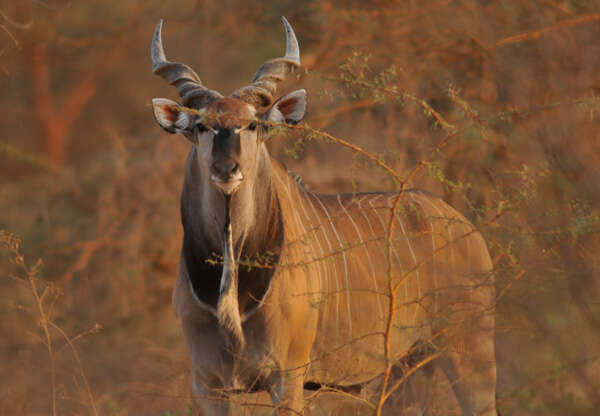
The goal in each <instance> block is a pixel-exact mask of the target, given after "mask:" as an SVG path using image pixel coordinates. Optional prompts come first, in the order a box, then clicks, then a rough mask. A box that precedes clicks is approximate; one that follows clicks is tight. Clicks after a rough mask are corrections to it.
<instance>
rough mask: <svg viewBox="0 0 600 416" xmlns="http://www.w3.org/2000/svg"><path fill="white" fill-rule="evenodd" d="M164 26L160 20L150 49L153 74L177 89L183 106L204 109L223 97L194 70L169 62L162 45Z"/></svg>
mask: <svg viewBox="0 0 600 416" xmlns="http://www.w3.org/2000/svg"><path fill="white" fill-rule="evenodd" d="M162 26H163V19H160V20H159V21H158V24H157V25H156V29H155V30H154V36H153V37H152V46H151V49H150V55H151V57H152V72H153V73H155V74H156V75H159V76H160V77H162V78H164V79H165V80H166V81H167V82H168V83H169V84H170V85H173V86H174V87H175V88H177V92H178V93H179V96H180V97H181V98H182V99H183V105H186V106H192V105H194V106H197V107H203V106H204V105H206V104H207V103H209V102H210V101H212V100H214V99H216V98H220V97H222V95H221V94H219V93H218V92H216V91H213V90H211V89H208V88H206V87H205V86H203V85H202V81H201V80H200V77H199V76H198V74H196V72H195V71H194V70H193V69H192V68H190V67H189V66H187V65H185V64H182V63H179V62H170V61H168V60H167V56H166V54H165V49H164V47H163V44H162Z"/></svg>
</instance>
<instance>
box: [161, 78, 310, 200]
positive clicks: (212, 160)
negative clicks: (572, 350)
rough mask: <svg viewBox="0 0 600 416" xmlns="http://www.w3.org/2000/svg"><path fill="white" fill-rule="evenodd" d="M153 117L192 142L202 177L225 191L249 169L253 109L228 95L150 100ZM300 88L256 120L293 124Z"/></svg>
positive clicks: (302, 103) (299, 110)
mask: <svg viewBox="0 0 600 416" xmlns="http://www.w3.org/2000/svg"><path fill="white" fill-rule="evenodd" d="M152 105H153V109H154V118H155V119H156V121H157V122H158V124H159V125H160V126H161V127H162V128H163V129H165V130H166V131H168V132H169V133H181V134H183V135H184V136H185V137H187V138H188V139H189V140H190V141H191V142H192V143H193V144H194V145H195V147H196V150H197V155H198V163H199V165H200V170H201V172H202V177H204V178H207V181H208V183H209V184H210V185H212V186H214V187H216V188H217V189H219V190H220V191H222V192H223V193H225V194H227V195H231V194H232V193H233V192H234V191H235V190H236V189H237V188H238V187H239V186H240V185H241V184H242V182H243V181H244V179H246V178H248V177H249V175H251V174H252V173H253V172H254V168H255V166H256V160H257V157H258V151H259V145H260V143H259V138H258V134H257V133H258V129H257V124H258V121H259V119H258V117H257V115H256V109H255V108H254V107H253V106H252V105H251V104H248V103H246V102H244V101H241V100H239V99H237V98H232V97H220V98H217V99H215V100H213V101H211V102H210V103H209V104H207V105H206V106H204V107H202V108H201V109H199V110H194V111H190V110H189V109H187V108H185V107H182V106H181V105H179V104H178V103H176V102H175V101H171V100H168V99H166V98H155V99H153V100H152ZM305 108H306V91H304V90H297V91H293V92H291V93H289V94H287V95H285V96H283V97H281V98H280V99H278V100H277V101H276V102H275V103H274V104H273V105H272V106H271V108H269V109H268V110H267V111H266V112H265V113H263V114H261V115H260V118H261V119H262V120H266V121H268V122H270V123H281V122H285V123H289V124H296V123H298V122H299V121H300V120H301V119H302V117H303V116H304V110H305Z"/></svg>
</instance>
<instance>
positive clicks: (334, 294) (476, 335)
mask: <svg viewBox="0 0 600 416" xmlns="http://www.w3.org/2000/svg"><path fill="white" fill-rule="evenodd" d="M284 26H285V28H286V34H287V45H288V46H287V47H286V56H285V57H283V58H277V59H274V60H271V61H268V62H267V63H265V64H264V65H263V66H262V67H261V68H260V69H259V70H258V71H257V74H256V75H255V77H254V80H253V83H252V84H251V85H250V86H248V87H244V88H242V89H240V90H238V91H236V92H235V93H234V94H233V95H232V97H222V96H221V95H220V94H218V93H216V92H214V91H212V90H208V89H206V88H205V87H203V86H202V85H201V83H200V80H199V77H198V76H197V75H196V74H195V73H194V72H193V71H192V70H191V69H190V68H189V67H187V66H185V65H183V64H178V63H172V62H169V61H167V60H166V57H165V54H164V51H163V49H162V42H161V41H160V30H161V25H160V24H159V26H158V27H157V31H156V33H155V37H154V41H153V49H152V57H153V63H154V71H155V73H157V74H159V75H161V76H163V77H164V78H165V79H167V80H168V81H169V82H170V83H171V84H173V85H174V86H176V87H177V89H178V91H179V92H180V95H181V96H182V98H183V100H184V105H186V106H188V107H191V108H192V109H193V110H194V111H192V112H191V111H190V110H189V109H187V108H184V107H182V106H180V105H179V104H177V103H175V102H172V101H170V100H166V99H155V100H154V101H153V104H154V112H155V117H156V119H157V121H158V123H159V124H160V125H161V127H163V128H164V129H165V130H166V131H168V132H170V133H176V132H177V133H182V134H183V135H184V136H186V137H187V138H188V139H189V140H190V141H191V142H192V144H193V146H192V149H191V151H190V154H189V157H188V160H187V163H186V172H185V183H184V189H183V192H182V197H181V215H182V224H183V228H184V240H183V247H182V254H181V261H180V268H179V275H178V278H177V282H176V284H175V289H174V296H173V302H174V306H175V311H176V314H177V316H178V317H179V319H180V320H181V323H182V328H183V335H184V339H185V342H186V345H187V348H188V351H189V353H190V357H191V362H192V376H191V379H192V392H193V395H194V398H195V399H196V401H197V402H198V404H199V405H200V408H201V410H202V412H203V413H204V414H206V415H225V414H228V413H229V404H228V397H229V395H230V394H234V393H237V392H248V391H255V390H267V391H269V392H270V393H271V396H272V398H273V402H274V406H275V409H276V412H278V413H281V414H284V413H290V414H297V413H300V412H302V411H303V408H304V402H303V386H304V384H305V382H312V383H314V384H323V385H335V386H350V385H357V384H358V385H360V384H365V383H368V382H369V381H371V380H374V379H376V378H377V377H379V376H381V374H382V373H383V372H384V370H385V368H386V364H387V363H388V362H392V363H402V362H404V363H406V362H411V360H408V359H407V358H410V356H411V355H414V353H415V349H414V348H413V346H415V345H424V346H426V347H427V350H428V351H431V353H432V354H434V355H435V357H436V359H435V361H434V363H435V364H439V366H440V367H441V368H442V369H443V370H444V372H445V373H446V375H447V376H448V378H449V380H450V382H451V383H452V387H453V389H454V392H455V394H456V397H457V399H458V402H459V404H460V406H461V409H462V411H463V413H464V414H468V415H475V414H489V415H493V414H495V412H496V410H495V409H496V405H495V382H496V374H495V371H496V370H495V358H494V333H493V330H494V308H493V305H494V296H495V295H494V285H493V280H492V276H491V271H492V264H491V261H490V257H489V254H488V251H487V248H486V245H485V242H484V241H483V239H482V237H481V235H480V234H479V233H478V232H477V231H476V230H475V229H474V228H473V226H472V225H471V224H470V223H469V222H468V221H467V220H466V219H465V218H464V217H463V216H462V215H460V214H459V213H458V212H456V211H455V210H454V209H453V208H451V207H450V206H448V205H447V204H446V203H444V202H443V201H441V200H440V199H438V198H435V197H433V196H430V195H428V194H426V193H424V192H422V191H418V190H406V191H403V192H402V193H401V194H400V203H399V206H398V207H397V210H396V211H395V212H394V211H392V206H393V202H394V200H395V199H396V198H397V197H398V194H390V193H369V194H340V195H316V194H314V193H312V192H310V191H308V190H307V189H306V188H305V187H304V186H303V185H302V184H300V183H299V182H298V181H297V180H296V177H294V176H293V175H291V174H289V173H288V172H287V170H286V169H285V168H284V167H283V166H282V165H281V164H280V163H279V162H278V161H276V160H274V159H272V158H271V157H270V156H269V154H268V151H267V148H266V144H265V143H264V141H263V140H261V137H262V134H261V133H260V130H259V129H257V128H256V122H257V121H260V120H266V121H267V122H268V123H276V122H284V121H285V122H287V123H296V122H298V121H300V119H301V118H302V116H303V114H304V108H305V96H306V93H305V92H304V91H303V90H298V91H295V92H292V93H290V94H288V95H286V96H284V97H281V98H280V99H279V100H277V101H275V102H273V96H272V94H273V93H274V91H275V85H276V83H277V82H278V81H280V80H281V79H283V78H284V77H285V75H286V74H287V73H288V72H289V71H290V70H292V69H293V68H295V67H297V66H298V65H299V52H298V45H297V41H296V39H295V35H294V34H293V31H292V29H291V26H290V25H289V23H288V22H287V21H286V20H285V19H284ZM268 125H269V124H266V127H265V128H267V127H268ZM391 215H394V221H393V233H392V239H391V240H390V241H388V240H387V235H388V227H389V224H390V218H391V217H390V216H391ZM388 243H389V245H388ZM388 246H389V247H390V250H388ZM390 288H391V289H392V290H390ZM391 299H394V301H393V306H394V308H393V310H392V311H391V310H390V304H391V303H390V302H391ZM390 319H391V321H390ZM388 322H390V323H391V324H392V327H391V332H389V338H386V336H385V334H386V328H387V325H388ZM386 340H387V341H389V346H390V348H389V353H388V355H387V356H386V353H385V348H384V345H385V343H386Z"/></svg>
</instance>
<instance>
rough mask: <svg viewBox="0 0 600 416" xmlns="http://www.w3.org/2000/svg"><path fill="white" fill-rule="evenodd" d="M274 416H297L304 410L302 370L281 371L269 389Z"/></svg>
mask: <svg viewBox="0 0 600 416" xmlns="http://www.w3.org/2000/svg"><path fill="white" fill-rule="evenodd" d="M270 393H271V399H272V400H273V405H274V406H275V411H274V412H273V414H274V415H277V416H283V415H285V416H291V415H294V416H298V415H302V414H303V410H304V368H300V369H294V370H289V371H282V372H281V373H280V375H279V377H278V380H277V381H275V383H274V384H273V387H272V388H271V391H270Z"/></svg>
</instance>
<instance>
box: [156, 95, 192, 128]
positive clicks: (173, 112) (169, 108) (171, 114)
mask: <svg viewBox="0 0 600 416" xmlns="http://www.w3.org/2000/svg"><path fill="white" fill-rule="evenodd" d="M152 108H153V109H154V118H155V119H156V122H157V123H158V125H159V126H161V127H162V128H163V129H165V130H166V131H168V132H169V133H172V134H173V133H183V134H186V133H190V132H191V131H192V128H193V127H194V116H193V115H192V114H190V113H189V112H187V111H185V109H184V108H183V107H182V106H180V105H179V104H177V103H176V102H175V101H173V100H169V99H166V98H153V99H152Z"/></svg>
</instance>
